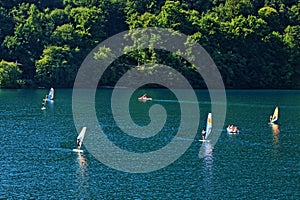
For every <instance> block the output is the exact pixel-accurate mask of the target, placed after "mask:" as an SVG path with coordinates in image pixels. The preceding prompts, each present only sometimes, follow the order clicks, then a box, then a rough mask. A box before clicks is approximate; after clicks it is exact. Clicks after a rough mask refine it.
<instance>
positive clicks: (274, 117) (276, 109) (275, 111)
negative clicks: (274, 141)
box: [272, 107, 278, 123]
mask: <svg viewBox="0 0 300 200" xmlns="http://www.w3.org/2000/svg"><path fill="white" fill-rule="evenodd" d="M277 119H278V107H276V108H275V110H274V113H273V116H272V123H274V122H276V121H277Z"/></svg>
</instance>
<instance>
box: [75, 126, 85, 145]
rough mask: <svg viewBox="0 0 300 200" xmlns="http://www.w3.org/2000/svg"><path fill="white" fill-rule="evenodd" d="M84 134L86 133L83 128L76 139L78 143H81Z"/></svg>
mask: <svg viewBox="0 0 300 200" xmlns="http://www.w3.org/2000/svg"><path fill="white" fill-rule="evenodd" d="M85 132H86V127H83V128H82V129H81V131H80V133H79V135H78V137H77V140H80V142H83V139H84V136H85Z"/></svg>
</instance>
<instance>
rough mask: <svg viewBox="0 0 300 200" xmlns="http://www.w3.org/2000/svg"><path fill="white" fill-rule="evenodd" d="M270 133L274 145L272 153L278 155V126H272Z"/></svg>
mask: <svg viewBox="0 0 300 200" xmlns="http://www.w3.org/2000/svg"><path fill="white" fill-rule="evenodd" d="M272 132H273V144H274V149H273V152H274V153H278V148H279V133H280V130H279V126H278V124H273V125H272Z"/></svg>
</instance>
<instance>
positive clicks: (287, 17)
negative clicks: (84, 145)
mask: <svg viewBox="0 0 300 200" xmlns="http://www.w3.org/2000/svg"><path fill="white" fill-rule="evenodd" d="M299 10H300V1H299V0H180V1H179V0H173V1H171V0H52V1H45V0H10V1H6V0H0V25H1V26H0V61H1V62H0V87H2V88H30V87H39V86H40V87H72V86H73V83H74V80H75V77H76V73H77V71H78V69H79V67H80V65H81V63H82V62H83V60H84V58H85V57H86V56H87V54H88V53H89V52H90V51H91V50H92V49H93V48H94V47H95V46H96V45H97V44H99V43H100V42H102V41H104V40H105V39H107V38H109V37H111V36H113V35H115V34H117V33H119V32H122V31H126V30H135V29H136V28H143V27H161V28H169V29H172V30H174V31H178V32H181V33H183V34H185V35H188V36H190V38H192V39H193V40H195V41H197V42H198V43H199V44H201V45H202V46H203V47H204V48H205V49H206V51H207V52H208V53H209V54H210V56H211V57H212V58H213V60H214V62H215V63H216V65H217V67H218V69H219V71H220V72H221V75H222V78H223V81H224V84H225V86H226V87H227V88H291V89H299V88H300V50H299V48H300V14H299ZM131 36H132V35H131ZM108 53H109V49H108V50H107V49H99V52H98V53H97V54H95V59H98V58H99V56H100V57H101V56H103V55H106V54H108ZM147 63H160V64H165V65H168V66H171V67H174V68H175V69H176V70H177V71H179V72H180V73H182V75H184V76H186V77H187V78H188V79H189V81H190V83H191V84H192V86H193V87H195V88H204V87H205V83H204V82H203V80H201V77H199V75H198V74H197V71H196V70H195V67H194V66H192V65H191V64H190V63H189V62H187V61H186V60H184V59H182V58H181V57H179V56H178V55H176V54H174V53H169V52H164V51H161V50H156V49H150V48H148V49H143V50H138V51H131V52H128V53H126V54H124V56H121V57H120V58H118V59H117V60H116V61H115V62H113V63H112V64H111V65H110V68H109V69H108V70H107V71H106V72H105V73H104V76H103V78H102V79H101V80H100V83H99V84H100V85H108V86H109V85H114V84H115V83H116V82H117V81H118V79H119V78H120V77H121V76H122V75H123V74H124V73H125V72H126V71H127V70H128V69H130V68H131V67H133V66H138V65H141V64H147ZM140 70H145V73H152V71H153V70H155V69H153V68H150V69H146V68H145V69H143V68H141V69H140Z"/></svg>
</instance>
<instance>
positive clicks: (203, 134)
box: [202, 129, 206, 140]
mask: <svg viewBox="0 0 300 200" xmlns="http://www.w3.org/2000/svg"><path fill="white" fill-rule="evenodd" d="M205 136H206V131H205V130H204V129H203V130H202V140H205Z"/></svg>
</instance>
